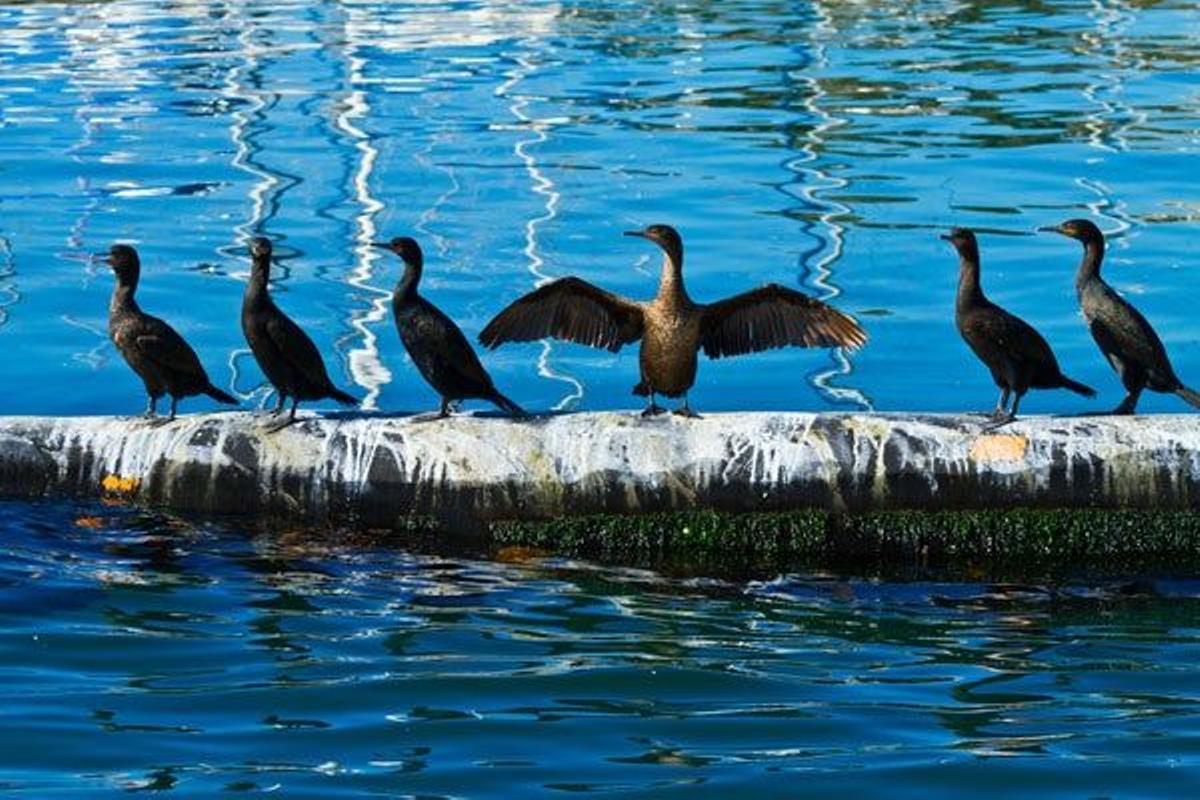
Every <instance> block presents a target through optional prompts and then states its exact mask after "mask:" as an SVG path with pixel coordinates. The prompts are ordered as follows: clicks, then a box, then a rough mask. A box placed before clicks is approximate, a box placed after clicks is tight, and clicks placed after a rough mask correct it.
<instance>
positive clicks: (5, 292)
mask: <svg viewBox="0 0 1200 800" xmlns="http://www.w3.org/2000/svg"><path fill="white" fill-rule="evenodd" d="M16 277H17V260H16V258H15V257H14V256H13V250H12V242H10V241H9V240H8V237H7V236H0V325H4V323H6V322H8V307H9V306H11V305H15V304H16V303H18V302H20V300H21V293H20V292H19V291H17V281H16Z"/></svg>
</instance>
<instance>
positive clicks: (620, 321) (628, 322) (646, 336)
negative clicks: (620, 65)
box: [479, 225, 867, 416]
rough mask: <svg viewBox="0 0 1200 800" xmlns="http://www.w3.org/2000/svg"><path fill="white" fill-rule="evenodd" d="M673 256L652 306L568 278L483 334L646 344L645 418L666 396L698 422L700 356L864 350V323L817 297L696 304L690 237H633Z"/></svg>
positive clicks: (668, 231) (485, 339) (495, 338)
mask: <svg viewBox="0 0 1200 800" xmlns="http://www.w3.org/2000/svg"><path fill="white" fill-rule="evenodd" d="M625 235H626V236H639V237H641V238H643V239H649V240H650V241H652V242H654V243H655V244H657V245H658V246H659V247H661V248H662V250H663V253H664V258H663V266H662V277H661V279H660V281H659V285H658V294H657V295H655V297H654V299H653V300H651V301H650V302H648V303H642V302H637V301H634V300H628V299H626V298H624V297H621V296H619V295H616V294H613V293H611V292H606V291H605V290H603V289H600V288H599V287H597V286H594V285H592V284H590V283H588V282H587V281H584V280H581V279H579V278H574V277H571V278H562V279H559V280H556V281H554V282H552V283H548V284H546V285H545V286H542V287H540V288H538V289H535V290H534V291H532V292H530V293H529V294H527V295H525V296H524V297H521V298H519V299H518V300H516V301H515V302H514V303H512V304H511V305H510V306H508V308H506V309H504V310H503V311H501V312H500V313H499V314H497V315H496V317H495V318H494V319H493V320H492V321H491V322H490V323H488V325H487V327H486V328H484V329H483V332H482V333H481V334H480V335H479V341H480V342H482V343H483V344H484V345H485V346H486V347H489V348H495V347H498V346H499V345H501V344H502V343H504V342H527V341H532V340H536V339H544V338H546V337H553V338H556V339H565V340H566V341H570V342H577V343H579V344H584V345H589V346H591V347H602V348H606V349H608V350H611V351H613V352H616V351H617V350H620V349H621V347H622V346H623V345H626V344H631V343H633V342H636V341H637V340H639V339H641V340H642V347H641V354H640V366H641V378H642V379H641V382H639V383H638V385H637V386H635V387H634V389H633V391H634V394H637V395H642V396H646V397H648V398H649V405H648V406H647V407H646V410H645V411H644V412H643V415H644V416H649V415H652V414H659V413H662V411H663V409H662V408H660V407H659V406H658V404H657V403H656V402H655V399H654V396H655V395H657V394H661V395H666V396H667V397H681V396H682V397H683V405H682V406H680V407H679V408H678V409H677V410H676V412H675V413H677V414H681V415H683V416H695V414H694V413H693V412H692V410H691V408H690V407H689V405H688V401H687V392H688V390H689V389H690V388H691V387H692V384H694V383H695V382H696V353H697V351H699V350H700V349H703V350H704V353H705V355H707V356H708V357H710V358H723V357H725V356H736V355H741V354H743V353H755V352H758V351H760V350H768V349H771V348H775V347H785V346H787V345H796V346H799V347H849V348H856V347H860V346H862V345H863V344H864V343H865V342H866V341H867V335H866V333H865V332H864V331H863V329H862V328H861V327H859V325H858V323H857V322H855V321H854V320H853V319H851V318H850V317H848V316H846V315H845V314H843V313H842V312H840V311H838V310H836V309H834V308H832V307H830V306H828V305H826V304H825V303H823V302H821V301H820V300H817V299H816V298H813V297H809V296H808V295H806V294H804V293H802V292H798V291H796V290H794V289H788V288H785V287H783V286H779V285H777V284H773V283H772V284H768V285H766V286H763V287H761V288H758V289H752V290H751V291H749V292H743V293H742V294H738V295H734V296H733V297H729V298H726V299H724V300H720V301H718V302H716V303H711V304H707V305H705V304H700V303H695V302H693V301H692V299H691V298H690V297H689V296H688V293H687V290H686V289H685V288H684V285H683V240H682V239H681V238H680V236H679V233H678V232H676V230H675V229H674V228H672V227H671V226H670V225H651V226H649V227H648V228H646V229H645V230H640V231H627V232H626V234H625Z"/></svg>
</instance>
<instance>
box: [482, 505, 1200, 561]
mask: <svg viewBox="0 0 1200 800" xmlns="http://www.w3.org/2000/svg"><path fill="white" fill-rule="evenodd" d="M490 532H491V537H492V541H493V543H494V544H495V545H496V546H498V547H507V546H525V547H535V548H538V549H541V550H545V551H548V552H553V553H558V554H561V555H567V556H572V557H584V558H593V559H599V560H604V561H617V562H623V563H661V562H676V563H692V564H697V565H721V564H724V565H727V566H729V567H730V568H738V567H748V566H752V565H756V564H758V565H761V564H779V565H782V564H786V563H788V562H804V563H810V564H822V565H868V566H870V565H876V566H882V565H892V566H902V567H903V566H913V567H923V566H942V567H970V566H972V565H979V564H990V565H1011V566H1017V565H1020V566H1023V567H1027V568H1029V569H1031V570H1035V569H1043V568H1046V569H1056V568H1062V567H1073V566H1074V567H1080V568H1096V569H1104V570H1117V571H1120V570H1122V569H1126V568H1128V569H1135V568H1156V567H1166V568H1171V567H1177V568H1179V569H1189V570H1193V569H1195V568H1197V567H1200V513H1196V512H1191V511H1168V510H1164V511H1154V510H1105V509H983V510H953V511H922V510H891V511H875V512H862V513H849V514H847V513H835V512H824V511H819V510H802V511H795V512H770V513H755V512H750V513H741V514H731V513H722V512H713V511H703V512H676V513H660V514H645V515H638V516H619V515H607V514H601V515H590V516H583V517H568V518H561V519H555V520H544V521H529V520H525V521H520V520H504V521H496V522H493V523H492V525H491V528H490Z"/></svg>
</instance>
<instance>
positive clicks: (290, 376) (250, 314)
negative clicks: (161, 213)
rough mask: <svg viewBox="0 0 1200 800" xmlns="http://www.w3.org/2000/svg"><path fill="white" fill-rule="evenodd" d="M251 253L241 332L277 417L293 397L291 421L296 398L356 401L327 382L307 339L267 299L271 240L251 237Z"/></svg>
mask: <svg viewBox="0 0 1200 800" xmlns="http://www.w3.org/2000/svg"><path fill="white" fill-rule="evenodd" d="M250 254H251V256H252V258H253V267H252V269H251V272H250V282H249V283H248V284H247V285H246V293H245V295H244V296H243V298H242V332H243V333H244V334H245V335H246V341H247V342H249V343H250V350H251V351H252V352H253V353H254V359H255V360H256V361H257V362H258V366H259V367H260V368H261V369H262V371H263V374H264V375H266V376H267V380H269V381H270V382H271V385H272V386H274V387H275V391H276V393H277V394H278V395H279V403H278V404H277V405H276V406H275V411H276V413H278V412H279V411H281V410H283V404H284V402H285V401H286V400H287V398H289V397H290V398H291V399H292V408H291V412H290V413H289V414H288V421H289V422H290V421H292V420H294V419H295V418H296V406H297V404H298V403H299V402H300V401H301V400H322V399H324V398H326V397H328V398H331V399H333V400H336V401H337V402H339V403H341V404H343V405H347V406H352V405H355V404H356V403H357V402H358V401H357V400H355V399H354V398H353V397H351V396H350V395H348V394H346V393H345V392H343V391H342V390H340V389H338V388H337V387H336V386H334V385H333V382H332V381H330V380H329V375H328V374H327V373H326V372H325V362H324V360H322V358H321V353H320V352H319V351H318V350H317V346H316V345H315V344H313V342H312V339H310V338H308V335H307V334H305V333H304V331H302V330H301V329H300V326H299V325H297V324H296V323H295V322H292V320H291V319H289V318H288V316H287V315H286V314H284V313H283V312H282V311H280V310H279V307H278V306H276V305H275V301H274V300H272V299H271V295H270V292H268V290H267V278H268V277H270V273H271V242H270V240H269V239H266V238H263V237H261V236H259V237H257V238H255V239H254V240H253V241H252V242H251V243H250Z"/></svg>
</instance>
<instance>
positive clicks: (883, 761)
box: [0, 503, 1200, 798]
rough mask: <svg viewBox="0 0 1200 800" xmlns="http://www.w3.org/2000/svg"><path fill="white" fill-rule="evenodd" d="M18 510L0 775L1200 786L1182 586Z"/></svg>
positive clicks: (8, 558)
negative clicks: (501, 549) (413, 544)
mask: <svg viewBox="0 0 1200 800" xmlns="http://www.w3.org/2000/svg"><path fill="white" fill-rule="evenodd" d="M0 513H2V514H4V515H5V519H6V525H5V535H4V540H3V543H2V545H0V552H2V557H0V709H2V711H0V726H2V732H3V744H4V746H3V747H2V748H0V789H3V790H5V791H6V792H11V793H17V792H22V791H23V792H24V793H25V794H26V795H28V796H31V797H46V796H50V795H52V794H55V793H56V792H57V793H60V794H61V795H62V796H69V797H79V796H94V795H96V794H100V793H105V792H112V793H120V792H123V791H126V790H133V789H157V790H173V791H175V792H177V793H179V794H182V795H185V796H199V795H203V794H208V793H213V792H217V791H219V790H225V791H234V790H240V791H245V792H267V791H271V790H275V791H278V792H280V793H281V794H282V796H285V797H295V796H324V797H328V796H337V795H351V794H365V793H374V794H377V795H381V796H382V795H386V796H389V797H398V796H418V797H449V796H453V797H499V798H509V797H565V796H572V795H601V796H619V797H634V796H641V797H672V796H678V797H697V796H698V797H730V796H733V795H734V793H735V792H736V793H738V794H739V795H740V796H747V797H779V796H797V795H806V796H831V795H833V794H835V793H837V794H839V795H846V796H868V797H869V796H880V795H881V794H886V795H887V796H899V797H904V796H913V797H941V796H945V797H951V796H962V795H963V793H964V792H970V793H971V794H972V796H977V797H986V796H996V797H1014V796H1021V797H1150V796H1177V797H1185V796H1191V795H1192V794H1194V790H1195V787H1196V785H1197V782H1198V781H1200V739H1198V731H1200V666H1198V665H1200V627H1198V626H1197V621H1198V620H1200V599H1198V598H1200V584H1197V583H1195V582H1194V581H1193V582H1179V581H1168V580H1156V581H1140V582H1137V583H1133V584H1128V583H1126V584H1121V583H1113V584H1111V585H1103V586H1082V585H1072V584H1069V583H1068V584H1064V585H1060V586H1057V587H1034V586H1011V585H1009V586H992V585H982V584H980V585H972V584H937V583H878V582H870V581H863V580H842V579H838V578H836V577H832V576H812V575H788V576H782V577H779V578H777V579H774V580H763V581H736V582H732V581H730V582H722V581H714V580H671V579H667V578H662V577H659V576H656V575H654V574H652V573H647V572H638V571H623V570H601V569H596V568H589V567H587V566H585V565H581V564H571V563H565V562H553V561H548V562H537V561H533V562H527V563H522V564H503V563H496V562H487V561H478V560H473V559H469V558H457V557H454V558H452V557H432V556H418V555H410V554H407V553H405V552H403V551H400V550H395V549H380V548H377V547H369V546H363V545H362V544H361V543H357V544H355V545H353V546H349V545H347V546H323V547H318V546H315V545H313V544H311V543H307V544H306V543H305V542H306V541H308V542H311V540H308V539H305V538H300V537H296V536H283V537H280V536H269V537H268V536H252V535H250V534H248V533H245V532H241V531H236V530H229V529H222V528H220V527H217V526H215V525H194V524H191V523H189V522H187V521H184V520H178V519H170V518H163V517H150V516H147V515H144V514H139V513H137V512H133V511H130V510H127V509H121V508H112V507H104V506H92V505H82V506H73V505H65V504H61V505H34V506H29V505H24V506H22V505H15V504H11V503H7V504H0ZM785 789H786V791H784V790H785Z"/></svg>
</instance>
